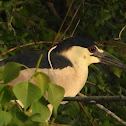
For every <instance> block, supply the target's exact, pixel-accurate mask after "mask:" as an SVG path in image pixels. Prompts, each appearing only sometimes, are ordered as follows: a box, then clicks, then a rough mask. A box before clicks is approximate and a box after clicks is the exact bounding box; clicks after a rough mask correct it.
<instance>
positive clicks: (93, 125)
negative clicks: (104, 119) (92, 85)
mask: <svg viewBox="0 0 126 126" xmlns="http://www.w3.org/2000/svg"><path fill="white" fill-rule="evenodd" d="M78 104H79V105H80V107H81V108H82V109H83V111H84V113H85V114H86V116H87V118H90V116H89V115H88V113H87V112H86V110H85V109H84V106H83V105H82V104H81V102H78ZM90 123H91V124H92V126H95V124H94V122H93V121H92V120H90Z"/></svg>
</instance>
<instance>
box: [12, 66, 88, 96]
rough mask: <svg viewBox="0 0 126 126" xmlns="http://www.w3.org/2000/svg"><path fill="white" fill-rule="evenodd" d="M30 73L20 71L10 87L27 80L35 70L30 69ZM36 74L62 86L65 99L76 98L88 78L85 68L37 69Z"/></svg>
mask: <svg viewBox="0 0 126 126" xmlns="http://www.w3.org/2000/svg"><path fill="white" fill-rule="evenodd" d="M30 71H31V72H30ZM30 71H28V70H27V69H26V70H22V71H21V72H20V75H19V77H18V78H16V79H15V80H13V81H12V82H11V83H10V85H14V84H16V83H19V82H22V81H27V80H29V78H30V77H31V75H32V74H33V73H34V71H35V68H32V69H30ZM38 72H44V73H46V74H47V75H48V76H49V77H50V79H51V81H52V83H54V84H57V85H60V86H62V87H63V88H64V89H65V97H67V96H71V97H72V96H76V95H77V94H78V93H79V92H80V90H81V89H82V88H83V86H84V84H85V82H86V79H87V76H88V68H87V67H83V68H79V67H78V68H72V67H69V66H68V67H66V68H63V69H55V70H52V69H38ZM33 83H34V82H33Z"/></svg>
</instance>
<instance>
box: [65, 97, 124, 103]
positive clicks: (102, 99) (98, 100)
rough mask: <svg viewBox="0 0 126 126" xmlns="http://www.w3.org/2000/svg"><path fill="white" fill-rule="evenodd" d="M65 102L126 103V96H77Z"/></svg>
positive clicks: (67, 98)
mask: <svg viewBox="0 0 126 126" xmlns="http://www.w3.org/2000/svg"><path fill="white" fill-rule="evenodd" d="M63 101H79V102H85V103H91V104H96V103H103V102H120V101H126V97H125V96H86V97H81V96H76V97H65V98H64V99H63Z"/></svg>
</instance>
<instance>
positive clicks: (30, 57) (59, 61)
mask: <svg viewBox="0 0 126 126" xmlns="http://www.w3.org/2000/svg"><path fill="white" fill-rule="evenodd" d="M41 54H43V57H42V61H41V63H40V66H39V68H50V65H49V62H48V52H47V51H34V52H30V53H26V54H21V55H18V56H13V57H11V58H8V59H5V60H2V61H0V66H4V65H5V64H6V63H8V62H17V63H20V64H24V65H26V66H27V67H29V68H35V67H36V64H37V62H38V59H39V57H40V55H41ZM50 57H51V63H52V66H53V68H54V69H58V68H59V69H62V68H64V67H66V66H71V67H72V63H71V62H70V61H69V60H68V59H67V58H65V57H64V56H61V55H59V54H56V53H54V52H51V55H50ZM22 69H24V67H23V68H22Z"/></svg>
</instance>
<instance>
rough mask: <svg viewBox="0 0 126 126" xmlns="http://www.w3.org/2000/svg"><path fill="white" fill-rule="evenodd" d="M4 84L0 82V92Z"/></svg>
mask: <svg viewBox="0 0 126 126" xmlns="http://www.w3.org/2000/svg"><path fill="white" fill-rule="evenodd" d="M4 86H5V84H0V92H1V90H2V89H3V87H4Z"/></svg>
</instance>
